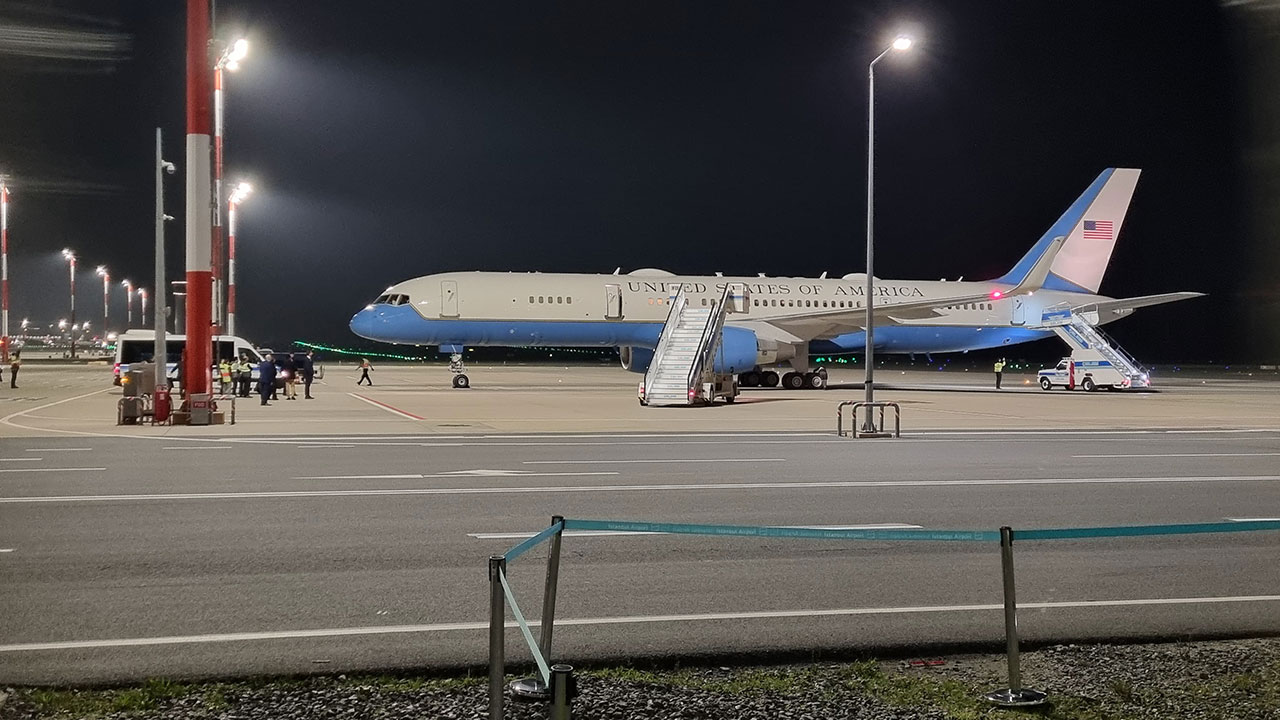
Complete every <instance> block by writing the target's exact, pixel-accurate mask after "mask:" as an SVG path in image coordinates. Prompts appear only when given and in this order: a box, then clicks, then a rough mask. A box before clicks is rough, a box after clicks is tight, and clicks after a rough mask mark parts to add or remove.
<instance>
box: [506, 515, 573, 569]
mask: <svg viewBox="0 0 1280 720" xmlns="http://www.w3.org/2000/svg"><path fill="white" fill-rule="evenodd" d="M562 529H564V522H563V521H561V522H558V523H555V524H554V525H552V526H551V527H549V528H547V529H546V530H543V531H542V532H540V533H538V534H537V535H534V536H533V537H531V538H529V539H528V540H525V541H524V542H522V543H520V544H519V545H517V546H515V547H513V548H511V549H510V550H508V551H507V554H506V556H505V557H506V558H507V564H510V563H511V561H513V560H515V559H516V558H518V557H520V556H521V555H523V554H525V553H527V552H529V551H530V550H532V549H533V548H535V547H537V546H538V544H539V543H542V542H545V541H546V540H547V539H549V538H550V537H551V536H552V535H555V534H556V533H558V532H560V531H561V530H562Z"/></svg>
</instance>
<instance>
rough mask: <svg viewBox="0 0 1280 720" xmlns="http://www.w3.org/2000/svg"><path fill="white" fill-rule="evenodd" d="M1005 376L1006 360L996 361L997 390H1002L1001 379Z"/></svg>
mask: <svg viewBox="0 0 1280 720" xmlns="http://www.w3.org/2000/svg"><path fill="white" fill-rule="evenodd" d="M1002 375H1004V358H1000V359H999V360H997V361H996V389H997V390H999V389H1000V377H1001V376H1002Z"/></svg>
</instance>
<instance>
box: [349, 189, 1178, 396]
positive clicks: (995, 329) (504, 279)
mask: <svg viewBox="0 0 1280 720" xmlns="http://www.w3.org/2000/svg"><path fill="white" fill-rule="evenodd" d="M1140 174H1141V170H1137V169H1130V168H1107V169H1106V170H1103V171H1102V173H1101V174H1100V175H1098V177H1097V179H1095V180H1094V181H1093V183H1091V184H1090V185H1089V187H1088V188H1087V189H1086V190H1085V191H1084V193H1083V194H1082V195H1080V197H1079V198H1078V199H1077V200H1076V201H1075V202H1074V203H1072V204H1071V206H1070V207H1068V208H1067V210H1066V212H1064V213H1063V214H1062V216H1061V217H1059V218H1058V220H1057V222H1055V223H1053V225H1051V226H1050V227H1049V229H1048V230H1047V231H1046V232H1045V233H1044V235H1042V236H1041V237H1040V239H1039V240H1038V241H1037V242H1036V243H1035V244H1034V245H1033V246H1032V247H1031V249H1030V250H1028V251H1027V252H1026V254H1025V255H1023V257H1022V259H1021V260H1019V261H1018V262H1017V264H1015V265H1014V266H1013V267H1012V268H1011V269H1010V270H1009V271H1008V272H1006V273H1005V274H1003V275H1001V276H1000V277H997V278H993V279H991V280H987V281H980V282H974V281H967V282H966V281H950V282H948V281H945V280H940V281H916V280H882V279H878V278H875V279H874V294H875V298H874V301H873V303H872V308H871V310H872V323H873V325H874V332H873V335H872V339H873V342H874V344H875V351H876V352H877V353H879V352H885V353H903V354H906V353H945V352H966V351H969V350H979V349H986V348H998V347H1005V346H1009V345H1016V344H1019V343H1026V342H1031V341H1034V340H1040V339H1042V338H1046V337H1051V336H1053V335H1054V334H1055V332H1054V328H1053V327H1050V326H1049V325H1048V324H1047V322H1048V319H1049V318H1050V317H1052V316H1062V315H1063V314H1064V313H1065V314H1066V315H1075V316H1083V317H1086V318H1087V322H1088V323H1089V325H1090V326H1095V325H1101V324H1105V323H1109V322H1112V321H1114V320H1118V319H1120V318H1121V317H1124V316H1126V315H1129V314H1130V313H1132V312H1133V311H1134V310H1136V309H1138V308H1143V307H1149V306H1153V305H1160V304H1163V303H1168V302H1175V301H1179V300H1186V299H1189V298H1193V297H1199V296H1201V295H1203V293H1197V292H1172V293H1163V294H1159V295H1146V296H1141V297H1130V298H1121V299H1115V298H1111V297H1107V296H1103V295H1099V294H1098V290H1099V287H1100V286H1101V283H1102V277H1103V274H1104V272H1105V271H1106V268H1107V263H1108V262H1109V261H1110V259H1111V252H1112V249H1113V248H1114V247H1115V242H1116V238H1117V236H1118V235H1119V233H1120V229H1121V226H1122V225H1123V223H1124V218H1125V214H1126V212H1127V211H1128V208H1129V203H1130V200H1131V199H1132V197H1133V192H1134V188H1135V187H1136V185H1137V182H1138V176H1139V175H1140ZM730 284H735V285H734V287H739V288H743V289H744V290H745V291H746V294H747V295H748V296H749V301H747V302H746V307H745V310H746V312H745V313H734V314H730V315H728V316H726V318H725V323H724V329H723V335H722V338H721V346H720V349H719V350H718V351H717V353H716V360H715V363H716V368H715V371H716V372H719V373H732V374H735V375H737V379H738V383H739V385H740V386H742V387H754V386H761V385H762V386H766V387H774V386H777V385H778V384H779V383H781V384H782V385H783V387H786V388H791V389H801V388H820V387H823V386H824V385H825V383H826V373H825V371H822V370H820V369H819V370H815V369H814V368H813V366H812V364H811V363H810V357H813V356H818V355H830V354H836V353H861V352H863V350H864V345H865V333H864V328H865V326H866V308H865V307H864V305H863V303H864V302H865V300H866V298H865V294H866V275H865V274H860V273H853V274H848V275H845V276H843V277H841V278H828V277H826V273H823V275H822V277H819V278H789V277H788V278H781V277H766V276H764V275H761V276H759V277H726V276H722V275H720V274H719V273H717V274H716V275H714V276H679V275H674V274H672V273H670V272H666V271H663V270H656V269H642V270H635V271H632V272H630V273H627V274H625V275H624V274H620V272H619V271H615V272H614V273H613V274H609V275H605V274H584V273H572V274H570V273H541V272H533V273H516V272H452V273H442V274H437V275H427V276H424V277H418V278H413V279H410V280H405V281H403V282H400V283H397V284H395V285H392V286H391V287H389V288H387V289H386V291H385V292H383V293H382V294H381V295H379V296H378V297H377V299H375V300H374V301H373V302H372V303H370V304H369V305H367V306H365V307H364V309H362V310H360V311H359V312H357V313H356V314H355V316H354V317H352V318H351V322H350V327H351V330H352V332H354V333H355V334H356V335H359V336H360V337H363V338H368V339H370V340H378V341H382V342H388V343H395V344H406V345H424V346H425V345H437V346H440V350H441V352H461V351H462V349H463V348H464V347H467V346H498V347H614V348H617V349H618V351H619V355H620V356H621V361H622V367H623V368H624V369H626V370H630V371H633V372H640V373H642V372H645V370H646V369H647V368H648V367H649V364H650V361H651V360H652V359H653V354H654V350H655V348H656V347H657V344H658V339H659V336H660V335H661V333H662V329H663V325H664V323H665V321H666V319H667V314H668V310H669V309H670V308H669V304H670V303H671V302H672V299H673V297H674V296H675V295H676V293H677V291H678V290H680V289H681V288H683V289H684V293H685V295H686V302H688V303H692V304H695V305H696V304H698V303H700V304H701V305H702V306H708V305H714V303H715V302H716V301H718V300H720V299H721V298H722V296H724V293H725V289H726V288H727V287H730ZM1068 311H1069V312H1068ZM1064 339H1068V338H1067V336H1064ZM1086 347H1087V346H1086ZM775 367H789V368H790V370H789V371H786V372H785V374H784V375H782V376H781V377H779V375H778V373H777V372H776V371H775V370H774V369H773V368H775ZM455 386H456V387H466V386H467V380H466V377H465V375H464V376H463V378H462V384H461V385H459V384H458V381H457V378H455Z"/></svg>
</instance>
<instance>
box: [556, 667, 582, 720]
mask: <svg viewBox="0 0 1280 720" xmlns="http://www.w3.org/2000/svg"><path fill="white" fill-rule="evenodd" d="M577 694H578V693H577V688H575V687H574V681H573V668H572V667H571V666H569V665H552V666H551V720H572V718H573V698H574V696H576V695H577Z"/></svg>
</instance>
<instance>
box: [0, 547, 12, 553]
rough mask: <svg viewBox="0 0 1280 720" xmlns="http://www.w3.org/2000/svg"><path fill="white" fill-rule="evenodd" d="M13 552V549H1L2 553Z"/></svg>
mask: <svg viewBox="0 0 1280 720" xmlns="http://www.w3.org/2000/svg"><path fill="white" fill-rule="evenodd" d="M8 552H13V548H0V553H8Z"/></svg>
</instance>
